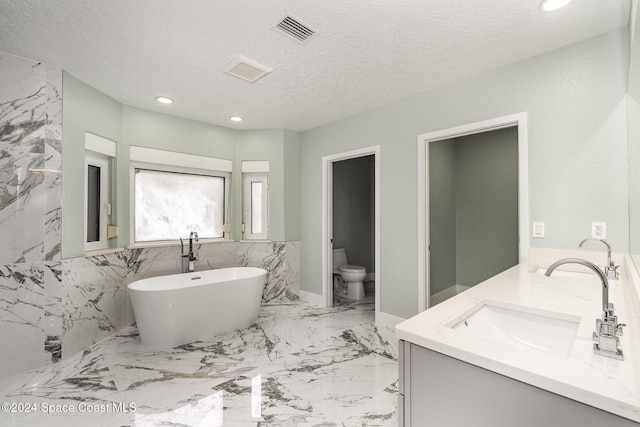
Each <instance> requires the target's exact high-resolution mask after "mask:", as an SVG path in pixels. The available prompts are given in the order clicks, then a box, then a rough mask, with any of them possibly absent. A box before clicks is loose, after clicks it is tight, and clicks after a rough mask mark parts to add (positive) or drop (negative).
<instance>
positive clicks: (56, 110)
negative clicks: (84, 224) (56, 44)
mask: <svg viewBox="0 0 640 427" xmlns="http://www.w3.org/2000/svg"><path fill="white" fill-rule="evenodd" d="M46 73H47V81H46V96H47V103H46V122H45V145H44V170H43V172H42V173H43V174H44V186H45V211H44V259H45V261H59V260H60V259H61V254H62V70H61V69H60V68H55V67H51V66H46Z"/></svg>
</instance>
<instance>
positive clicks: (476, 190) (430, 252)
mask: <svg viewBox="0 0 640 427" xmlns="http://www.w3.org/2000/svg"><path fill="white" fill-rule="evenodd" d="M526 119H527V115H526V113H521V114H516V115H513V116H507V117H502V118H498V119H493V120H489V121H485V122H480V123H474V124H471V125H467V126H462V127H458V128H452V129H446V130H443V131H438V132H432V133H430V134H425V135H420V136H419V137H418V151H419V156H418V157H419V160H418V163H419V165H418V168H419V169H418V171H419V179H420V181H419V190H418V191H419V193H418V194H419V199H420V203H419V215H418V216H419V223H418V238H419V254H418V256H419V310H420V311H422V310H425V309H427V308H428V307H432V306H433V305H435V304H437V303H439V302H441V301H444V300H445V299H447V298H450V297H452V296H454V295H456V294H458V293H460V292H462V291H464V290H465V289H467V288H468V287H470V286H473V285H475V284H477V283H479V282H481V281H483V280H486V279H487V278H489V277H491V276H493V275H495V274H497V273H499V272H501V271H504V270H506V269H508V268H509V267H511V266H513V265H515V264H517V263H519V262H523V261H525V260H526V259H527V255H528V247H529V239H528V228H529V219H528V218H529V216H528V205H529V204H528V160H527V158H528V144H527V130H526V125H527V120H526Z"/></svg>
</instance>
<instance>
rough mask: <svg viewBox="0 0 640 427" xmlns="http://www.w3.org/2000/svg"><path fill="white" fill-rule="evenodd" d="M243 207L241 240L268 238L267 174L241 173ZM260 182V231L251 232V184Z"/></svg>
mask: <svg viewBox="0 0 640 427" xmlns="http://www.w3.org/2000/svg"><path fill="white" fill-rule="evenodd" d="M242 181H243V191H242V192H243V201H244V203H243V209H242V238H243V240H268V239H269V215H268V212H269V176H268V174H267V173H264V172H253V173H243V174H242ZM256 182H259V183H262V206H261V213H262V215H261V216H262V218H261V221H262V233H252V229H251V224H252V222H253V218H252V212H253V199H252V197H251V192H252V188H251V187H252V184H253V183H256Z"/></svg>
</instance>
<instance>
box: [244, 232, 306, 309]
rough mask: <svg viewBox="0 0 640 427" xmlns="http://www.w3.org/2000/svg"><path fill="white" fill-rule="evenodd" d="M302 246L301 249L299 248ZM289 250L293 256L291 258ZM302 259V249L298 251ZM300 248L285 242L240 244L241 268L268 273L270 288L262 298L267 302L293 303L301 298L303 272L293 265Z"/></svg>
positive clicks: (267, 287) (268, 285) (268, 286)
mask: <svg viewBox="0 0 640 427" xmlns="http://www.w3.org/2000/svg"><path fill="white" fill-rule="evenodd" d="M297 247H299V246H297ZM287 248H289V249H291V251H292V255H291V256H289V257H287V256H286V251H287ZM297 252H298V255H297V258H298V259H299V250H298V251H297ZM295 253H296V245H295V244H287V243H285V242H268V243H263V242H256V243H246V242H243V243H239V244H238V265H239V266H241V267H261V268H264V269H265V270H267V286H266V287H265V290H264V293H263V295H262V302H263V303H281V302H292V301H297V300H298V299H299V297H298V293H299V290H300V279H299V277H300V271H299V270H300V269H299V261H298V263H297V265H292V264H290V263H289V262H295V260H296V255H295Z"/></svg>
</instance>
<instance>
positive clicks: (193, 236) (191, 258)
mask: <svg viewBox="0 0 640 427" xmlns="http://www.w3.org/2000/svg"><path fill="white" fill-rule="evenodd" d="M194 240H195V241H196V242H197V241H198V233H197V232H195V231H192V232H191V233H190V234H189V253H187V254H185V253H184V241H183V240H182V238H180V253H181V256H182V258H186V259H187V266H186V268H183V270H184V272H185V273H191V272H193V271H196V260H197V259H198V258H197V254H196V253H195V252H193V242H194ZM183 266H184V262H183Z"/></svg>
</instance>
